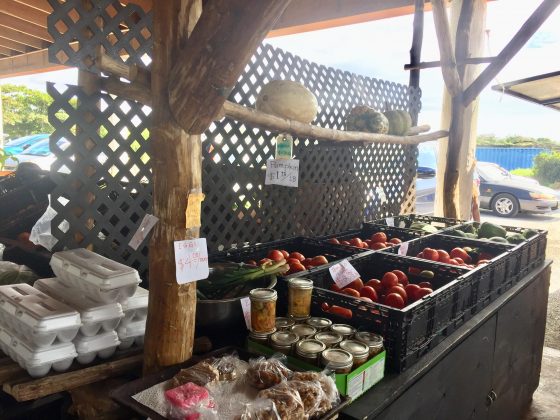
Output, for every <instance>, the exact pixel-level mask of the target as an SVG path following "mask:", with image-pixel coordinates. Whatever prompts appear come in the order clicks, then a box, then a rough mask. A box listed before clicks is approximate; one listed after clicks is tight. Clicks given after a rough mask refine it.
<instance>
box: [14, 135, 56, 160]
mask: <svg viewBox="0 0 560 420" xmlns="http://www.w3.org/2000/svg"><path fill="white" fill-rule="evenodd" d="M48 138H49V134H31V135H29V136H24V137H20V138H17V139H14V140H10V141H9V142H8V143H6V144H5V145H4V151H5V152H7V153H10V154H11V155H19V154H20V153H21V152H23V151H24V150H26V149H27V148H28V147H30V146H32V145H34V144H35V143H37V142H39V141H41V140H44V139H48Z"/></svg>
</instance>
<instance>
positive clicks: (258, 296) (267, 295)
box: [249, 289, 278, 302]
mask: <svg viewBox="0 0 560 420" xmlns="http://www.w3.org/2000/svg"><path fill="white" fill-rule="evenodd" d="M249 297H250V298H251V300H254V301H261V302H266V301H269V300H276V299H277V297H278V294H277V293H276V290H274V289H253V290H251V291H250V292H249Z"/></svg>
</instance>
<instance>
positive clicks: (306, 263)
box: [301, 258, 311, 265]
mask: <svg viewBox="0 0 560 420" xmlns="http://www.w3.org/2000/svg"><path fill="white" fill-rule="evenodd" d="M301 263H302V264H303V265H310V264H311V258H304V259H303V261H302V262H301Z"/></svg>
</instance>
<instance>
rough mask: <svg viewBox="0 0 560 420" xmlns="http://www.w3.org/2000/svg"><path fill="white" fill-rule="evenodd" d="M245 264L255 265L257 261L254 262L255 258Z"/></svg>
mask: <svg viewBox="0 0 560 420" xmlns="http://www.w3.org/2000/svg"><path fill="white" fill-rule="evenodd" d="M245 264H247V265H254V266H256V265H257V262H256V261H255V260H248V261H247V262H246V263H245Z"/></svg>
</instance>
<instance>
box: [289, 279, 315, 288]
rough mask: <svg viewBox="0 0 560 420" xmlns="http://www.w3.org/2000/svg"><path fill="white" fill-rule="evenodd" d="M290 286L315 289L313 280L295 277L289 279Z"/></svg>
mask: <svg viewBox="0 0 560 420" xmlns="http://www.w3.org/2000/svg"><path fill="white" fill-rule="evenodd" d="M288 287H293V288H294V289H313V282H312V281H311V280H308V279H302V278H294V279H290V280H288Z"/></svg>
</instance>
